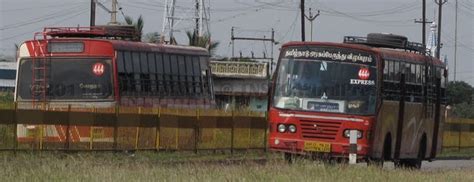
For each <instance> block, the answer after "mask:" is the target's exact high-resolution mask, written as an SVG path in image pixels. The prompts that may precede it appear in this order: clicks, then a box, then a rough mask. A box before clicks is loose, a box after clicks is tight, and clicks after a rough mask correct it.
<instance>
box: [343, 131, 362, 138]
mask: <svg viewBox="0 0 474 182" xmlns="http://www.w3.org/2000/svg"><path fill="white" fill-rule="evenodd" d="M356 131H357V139H361V138H362V131H359V130H356ZM350 133H351V130H344V137H346V138H349V137H350Z"/></svg>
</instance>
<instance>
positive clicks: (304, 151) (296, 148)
mask: <svg viewBox="0 0 474 182" xmlns="http://www.w3.org/2000/svg"><path fill="white" fill-rule="evenodd" d="M305 142H307V143H322V144H325V145H330V150H325V151H317V150H312V149H311V150H308V148H305ZM269 149H270V150H271V151H276V152H284V153H292V154H301V155H317V156H323V157H330V158H348V157H349V153H350V147H349V143H348V142H347V143H342V142H327V141H314V140H299V139H288V138H281V137H271V138H270V140H269ZM368 153H369V146H368V145H367V144H363V143H360V144H357V158H358V159H366V158H367V156H368Z"/></svg>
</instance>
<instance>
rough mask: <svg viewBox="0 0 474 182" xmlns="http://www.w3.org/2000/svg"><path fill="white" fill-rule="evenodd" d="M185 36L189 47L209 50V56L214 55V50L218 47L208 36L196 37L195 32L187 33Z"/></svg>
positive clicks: (217, 43)
mask: <svg viewBox="0 0 474 182" xmlns="http://www.w3.org/2000/svg"><path fill="white" fill-rule="evenodd" d="M186 35H187V36H188V40H189V45H190V46H197V47H203V48H206V49H207V50H209V52H210V53H211V55H212V54H214V52H215V50H216V49H217V46H219V42H217V41H211V36H210V35H204V36H199V35H197V33H196V31H194V32H192V31H187V32H186Z"/></svg>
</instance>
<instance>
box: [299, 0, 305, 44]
mask: <svg viewBox="0 0 474 182" xmlns="http://www.w3.org/2000/svg"><path fill="white" fill-rule="evenodd" d="M300 8H301V41H303V42H304V41H305V28H304V17H305V16H304V0H301V2H300Z"/></svg>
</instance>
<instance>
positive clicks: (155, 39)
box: [142, 32, 160, 44]
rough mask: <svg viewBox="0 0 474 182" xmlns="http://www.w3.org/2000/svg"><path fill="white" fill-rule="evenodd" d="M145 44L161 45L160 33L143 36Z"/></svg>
mask: <svg viewBox="0 0 474 182" xmlns="http://www.w3.org/2000/svg"><path fill="white" fill-rule="evenodd" d="M142 41H143V42H148V43H156V44H157V43H160V33H158V32H150V33H146V34H145V35H144V36H143V40H142Z"/></svg>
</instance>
